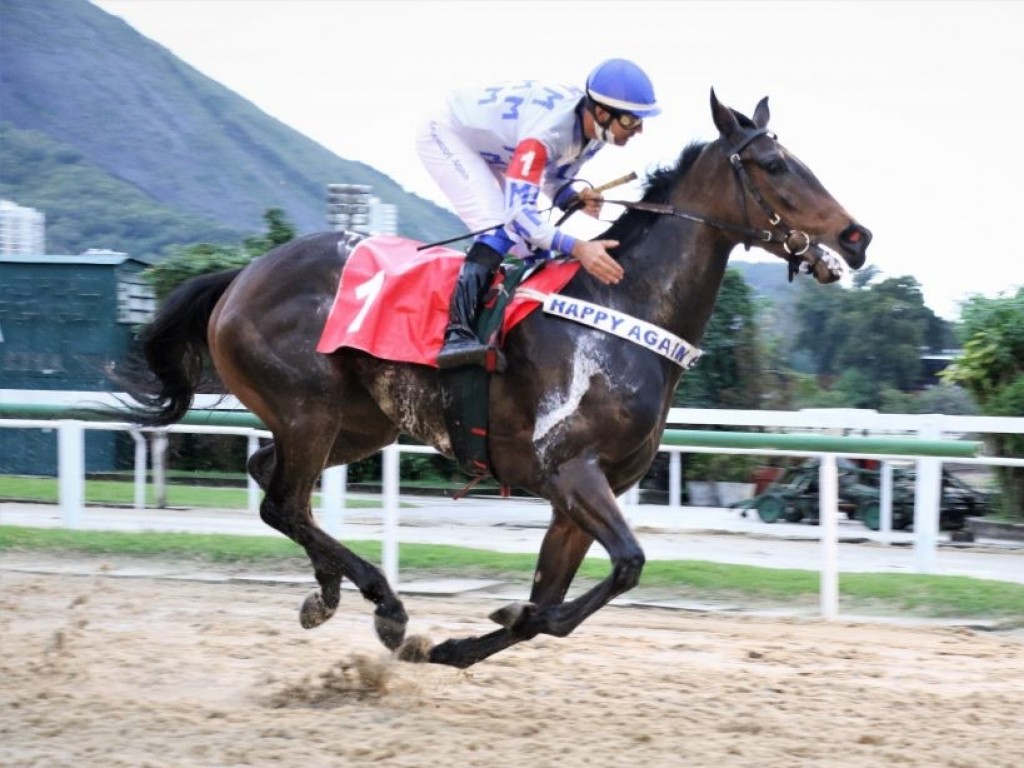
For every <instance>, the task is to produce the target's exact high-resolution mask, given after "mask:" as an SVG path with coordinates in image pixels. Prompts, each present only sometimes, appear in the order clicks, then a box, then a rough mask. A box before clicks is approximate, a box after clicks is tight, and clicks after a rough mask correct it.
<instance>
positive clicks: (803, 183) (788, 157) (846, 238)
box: [711, 89, 871, 283]
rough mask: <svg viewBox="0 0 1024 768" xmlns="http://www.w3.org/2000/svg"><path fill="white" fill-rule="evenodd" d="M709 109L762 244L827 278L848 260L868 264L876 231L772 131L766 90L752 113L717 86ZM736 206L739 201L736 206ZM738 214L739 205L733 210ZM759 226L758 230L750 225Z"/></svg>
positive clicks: (746, 224) (837, 274)
mask: <svg viewBox="0 0 1024 768" xmlns="http://www.w3.org/2000/svg"><path fill="white" fill-rule="evenodd" d="M711 113H712V117H713V118H714V121H715V127H716V128H718V133H719V139H718V141H717V142H715V143H716V144H718V145H720V146H721V149H722V150H723V151H724V152H725V154H726V156H727V157H728V159H729V162H730V164H731V166H732V168H733V171H734V176H735V178H736V185H737V192H736V200H737V204H738V206H739V210H740V211H741V214H740V215H741V216H742V217H743V218H744V219H745V221H744V222H743V227H744V228H746V229H747V230H758V233H756V235H757V236H752V235H751V234H748V235H747V244H748V246H749V244H750V243H751V241H753V242H755V243H756V244H757V245H759V246H760V247H761V248H763V249H764V250H766V251H768V252H770V253H774V254H775V255H776V256H779V257H781V258H783V259H786V260H787V261H789V262H790V264H791V266H801V265H802V266H803V267H804V268H805V269H806V270H807V271H808V272H811V273H812V274H813V275H814V276H815V278H817V280H818V281H819V282H821V283H831V282H834V281H836V280H838V279H839V278H840V276H841V274H842V265H841V264H840V262H839V260H838V259H837V258H836V256H835V255H834V254H838V255H839V256H841V257H842V258H843V260H844V261H846V263H847V264H848V265H849V266H850V268H851V269H859V268H860V267H861V266H862V265H863V264H864V259H865V257H866V252H867V247H868V243H870V242H871V232H870V231H869V230H868V229H866V228H865V227H862V226H861V225H860V224H858V223H857V222H856V221H854V219H853V217H852V216H850V214H849V213H847V212H846V210H845V209H844V208H843V207H842V206H841V205H840V204H839V203H838V202H836V200H835V198H833V197H832V195H830V194H829V193H828V191H827V190H826V189H825V188H824V187H823V186H822V185H821V182H819V181H818V179H817V178H816V177H815V175H814V174H813V173H811V171H810V169H809V168H808V167H807V166H806V165H804V164H803V163H802V162H800V160H799V159H798V158H797V157H796V156H795V155H793V154H792V153H791V152H790V151H789V150H787V149H786V148H785V147H784V146H782V145H781V144H780V143H779V142H778V140H777V139H776V138H775V135H774V134H772V133H771V132H770V131H768V129H767V126H768V117H769V114H768V98H767V97H765V98H763V99H761V101H760V102H759V103H758V105H757V108H756V109H755V110H754V116H753V118H748V117H746V116H745V115H742V114H740V113H739V112H736V111H735V110H733V109H730V108H729V107H726V106H724V105H723V104H722V103H721V102H719V101H718V98H717V97H716V96H715V91H714V89H712V91H711ZM734 210H735V209H734ZM730 218H731V219H733V220H735V212H733V213H732V214H731V215H730ZM752 234H754V233H752Z"/></svg>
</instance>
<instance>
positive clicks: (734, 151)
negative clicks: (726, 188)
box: [605, 128, 817, 270]
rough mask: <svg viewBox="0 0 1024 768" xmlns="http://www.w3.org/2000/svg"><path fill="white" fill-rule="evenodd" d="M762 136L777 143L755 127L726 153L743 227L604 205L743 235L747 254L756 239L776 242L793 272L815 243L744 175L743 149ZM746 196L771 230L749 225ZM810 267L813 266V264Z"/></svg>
mask: <svg viewBox="0 0 1024 768" xmlns="http://www.w3.org/2000/svg"><path fill="white" fill-rule="evenodd" d="M761 136H767V137H769V138H770V139H772V140H773V141H775V140H776V136H775V134H774V133H772V132H771V131H769V130H768V129H767V128H758V129H756V130H750V131H747V132H745V133H744V134H743V135H742V136H740V140H739V141H738V142H737V143H736V144H734V145H733V146H732V148H731V149H730V150H729V164H730V165H732V169H733V171H734V172H735V174H736V179H737V180H738V182H739V186H740V189H739V193H740V208H741V209H742V210H743V221H744V225H743V226H739V225H737V224H733V223H731V222H727V221H721V220H719V219H713V218H710V217H708V216H702V215H700V214H697V213H690V212H688V211H683V210H680V209H679V208H676V207H675V206H673V205H667V204H661V203H645V202H643V201H631V200H606V201H605V202H608V203H615V204H617V205H621V206H623V207H625V208H628V209H633V210H638V211H649V212H651V213H658V214H662V215H665V216H675V217H676V218H680V219H688V220H689V221H696V222H699V223H701V224H706V225H707V226H710V227H714V228H716V229H720V230H723V231H728V232H735V233H737V234H740V235H742V236H743V247H744V248H745V249H746V250H748V251H749V250H750V246H751V244H752V241H754V240H758V241H759V242H762V243H779V244H781V245H782V248H783V250H785V252H786V253H787V254H788V255H789V256H790V257H791V258H790V264H791V270H792V269H793V267H792V265H793V264H794V263H796V264H799V262H800V261H801V258H800V257H802V256H804V255H805V254H806V253H807V252H808V251H809V250H810V249H811V246H813V245H814V243H813V241H812V240H811V236H810V235H808V234H807V233H806V232H804V231H803V230H799V229H789V228H787V227H786V226H785V223H784V222H783V220H782V216H781V215H779V214H778V213H777V212H776V211H775V210H774V209H773V208H772V207H771V205H769V204H768V201H767V200H766V199H765V197H764V195H763V194H762V193H761V190H760V189H759V188H758V186H757V185H756V184H755V183H754V180H753V179H751V178H750V174H749V173H747V169H746V167H745V166H744V165H743V158H742V157H741V155H742V153H743V150H745V149H746V148H747V147H748V146H749V145H750V144H751V143H752V142H753V141H754V140H756V139H758V138H760V137H761ZM748 197H751V198H753V200H754V202H756V203H757V205H758V207H759V208H760V209H761V210H762V211H763V212H764V214H765V216H767V217H768V223H769V224H770V225H771V227H772V229H757V228H755V227H752V226H751V225H750V211H749V210H748V208H747V198H748ZM815 261H817V260H815ZM811 266H812V267H813V266H814V265H813V263H812V264H811Z"/></svg>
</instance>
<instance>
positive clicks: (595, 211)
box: [577, 187, 604, 219]
mask: <svg viewBox="0 0 1024 768" xmlns="http://www.w3.org/2000/svg"><path fill="white" fill-rule="evenodd" d="M577 197H578V198H579V203H580V210H581V211H583V212H584V213H585V214H587V216H593V217H594V218H595V219H596V218H597V217H598V216H599V215H600V214H601V205H602V203H603V202H604V197H602V196H601V193H600V192H597V191H595V190H593V189H591V188H589V187H587V188H586V189H583V190H581V191H580V192H579V194H578V195H577Z"/></svg>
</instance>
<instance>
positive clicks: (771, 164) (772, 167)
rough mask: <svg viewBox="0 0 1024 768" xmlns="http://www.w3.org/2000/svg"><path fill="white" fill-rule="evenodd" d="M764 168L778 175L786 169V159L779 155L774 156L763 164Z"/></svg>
mask: <svg viewBox="0 0 1024 768" xmlns="http://www.w3.org/2000/svg"><path fill="white" fill-rule="evenodd" d="M764 169H765V170H766V171H768V173H770V174H771V175H772V176H778V175H779V174H780V173H785V172H786V169H787V165H786V161H785V160H783V159H782V158H781V157H775V158H772V159H771V160H769V161H768V162H767V163H765V164H764Z"/></svg>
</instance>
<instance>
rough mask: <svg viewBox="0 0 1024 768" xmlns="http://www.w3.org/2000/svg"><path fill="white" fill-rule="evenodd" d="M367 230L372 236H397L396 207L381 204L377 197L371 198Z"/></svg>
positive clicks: (389, 204)
mask: <svg viewBox="0 0 1024 768" xmlns="http://www.w3.org/2000/svg"><path fill="white" fill-rule="evenodd" d="M369 230H370V233H371V234H374V235H397V234H398V206H397V205H391V203H382V202H381V201H380V198H379V197H371V198H370V222H369Z"/></svg>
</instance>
